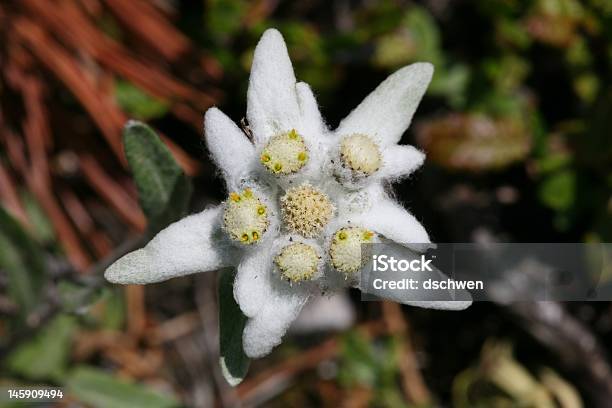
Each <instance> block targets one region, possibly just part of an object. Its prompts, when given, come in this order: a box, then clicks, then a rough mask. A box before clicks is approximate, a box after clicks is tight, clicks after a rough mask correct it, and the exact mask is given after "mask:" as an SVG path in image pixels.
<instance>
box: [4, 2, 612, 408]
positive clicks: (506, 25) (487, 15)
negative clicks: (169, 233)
mask: <svg viewBox="0 0 612 408" xmlns="http://www.w3.org/2000/svg"><path fill="white" fill-rule="evenodd" d="M268 27H276V28H278V29H279V30H280V31H281V32H282V33H283V35H284V36H285V39H286V41H287V44H288V48H289V51H290V54H291V57H292V60H293V62H294V65H295V70H296V75H297V77H298V78H299V79H300V80H303V81H306V82H308V83H310V84H311V86H312V87H313V89H314V90H315V91H316V93H317V97H318V100H319V103H320V106H321V110H322V112H323V115H324V116H325V117H326V118H327V120H328V124H329V125H330V126H331V127H332V128H333V127H335V126H336V125H337V124H338V122H339V121H340V120H341V119H342V118H343V117H344V116H345V115H346V114H348V112H350V110H351V109H352V108H353V107H355V106H356V105H357V104H358V103H359V102H360V101H361V100H362V99H363V97H365V96H366V95H367V94H368V93H369V92H370V91H371V90H373V89H374V88H375V87H376V85H377V84H378V83H379V82H380V81H381V80H383V79H384V78H385V77H386V76H387V75H388V74H390V73H391V72H393V71H394V70H396V69H398V68H400V67H402V66H404V65H406V64H409V63H411V62H415V61H429V62H431V63H433V64H434V65H435V68H436V71H435V75H434V79H433V82H432V84H431V86H430V88H429V90H428V92H427V94H426V95H425V98H424V99H423V102H422V103H421V106H420V108H419V109H418V111H417V113H416V115H415V120H414V123H413V125H412V126H411V129H410V130H409V131H408V132H407V134H406V135H405V136H404V138H403V143H411V144H414V145H417V146H419V148H421V149H423V150H424V151H425V152H426V153H427V158H428V159H427V161H426V164H425V166H424V167H423V168H422V169H421V170H420V171H418V172H417V173H416V175H415V176H414V177H411V178H410V179H409V180H407V181H404V182H402V183H401V184H399V185H397V186H395V190H396V191H397V195H398V197H399V198H400V200H401V201H402V202H403V203H404V204H405V205H406V206H407V207H408V208H409V209H410V210H411V211H412V212H413V213H414V214H415V216H416V217H417V218H418V219H419V220H421V222H422V223H423V225H425V226H426V228H427V229H428V231H429V233H430V235H431V237H432V240H433V241H434V242H435V241H437V242H472V241H474V242H610V240H611V239H612V134H611V130H610V129H611V128H612V81H611V77H612V2H610V1H609V0H584V1H578V0H531V1H520V0H474V1H467V0H455V1H450V0H424V1H401V0H396V1H391V0H388V1H373V0H362V1H357V0H331V1H323V0H305V1H299V2H289V1H279V0H253V1H247V0H224V1H222V0H200V1H179V0H130V1H122V0H48V1H40V0H19V1H17V0H15V1H10V0H2V1H0V198H1V203H2V209H1V210H0V359H1V360H0V388H2V389H3V390H4V389H6V388H7V387H16V386H18V385H21V386H27V385H36V384H48V385H53V386H56V387H62V388H63V389H64V390H65V393H66V397H65V398H64V400H63V402H61V403H58V405H59V406H83V405H84V406H92V407H123V406H126V407H140V406H147V407H157V406H160V407H162V406H163V407H171V406H198V407H209V406H211V407H212V406H218V407H229V406H239V405H240V404H242V405H244V406H271V407H287V406H295V407H298V406H299V407H309V406H325V407H338V406H342V407H366V406H375V407H410V406H457V407H472V406H482V407H487V406H499V407H511V406H523V407H526V406H534V407H580V406H601V407H605V406H610V405H609V404H610V401H612V373H611V370H610V359H609V355H610V353H612V306H611V305H610V304H609V303H607V302H598V303H579V302H572V303H566V304H560V303H554V302H546V303H537V304H526V303H518V304H514V305H506V306H501V305H497V304H495V303H477V304H474V305H473V306H472V307H471V308H469V309H468V310H467V311H464V312H441V311H432V310H422V309H417V308H409V307H400V306H399V305H396V304H393V303H379V302H369V303H362V302H360V301H359V294H358V293H350V294H349V295H348V296H345V295H341V296H339V297H336V298H332V299H330V300H326V301H320V302H319V303H315V305H313V307H312V308H310V309H308V310H307V312H305V313H303V315H302V317H301V318H300V319H299V320H298V322H297V323H296V325H295V327H294V328H293V329H292V331H291V333H290V334H289V335H287V337H286V340H285V342H284V343H283V345H282V346H280V347H278V348H277V349H275V351H274V352H273V353H272V354H271V355H270V356H268V357H266V358H264V359H262V360H257V361H254V362H253V363H252V364H251V368H250V372H249V374H248V376H247V378H246V379H245V380H244V382H243V383H242V384H240V385H239V386H238V387H236V388H231V387H229V386H228V385H227V384H226V383H225V381H224V380H223V378H222V376H221V374H220V371H219V368H218V352H219V351H218V326H217V295H216V278H215V276H214V275H215V274H202V275H197V276H190V277H185V278H180V279H174V280H172V281H170V282H166V283H162V284H156V285H149V286H146V287H142V286H130V287H112V286H110V285H106V284H105V283H104V282H103V280H102V279H101V276H102V273H103V271H104V269H105V267H106V266H107V265H108V263H109V262H111V261H112V260H113V259H116V258H117V257H118V256H120V255H121V254H123V253H125V252H127V251H129V250H131V249H134V248H136V247H138V246H140V245H142V244H143V242H145V241H146V239H147V237H148V236H150V233H151V229H150V228H149V229H147V218H146V217H145V213H144V212H143V210H142V209H141V207H140V205H139V201H138V193H137V188H136V185H135V183H134V181H133V178H132V176H131V172H130V170H129V167H128V165H127V162H126V160H125V157H124V152H123V146H122V136H121V131H122V127H123V125H124V123H125V122H126V120H127V119H129V118H135V119H139V120H142V121H145V122H147V123H148V124H150V125H151V126H152V127H154V128H155V129H156V130H157V131H158V132H159V133H160V135H161V136H162V140H163V141H164V142H165V144H166V146H168V147H169V149H170V151H171V152H172V155H173V157H174V159H175V160H176V162H177V163H178V164H179V165H180V167H181V168H182V169H183V170H184V172H185V173H186V174H187V175H189V176H190V177H191V178H192V180H193V194H192V196H191V198H190V200H189V206H188V207H189V209H188V211H190V212H193V211H197V210H199V209H201V208H203V207H204V206H205V205H207V204H210V203H218V202H220V201H221V200H223V199H224V198H225V191H224V189H223V185H222V182H221V179H220V178H219V177H218V175H217V169H215V167H214V166H213V165H212V163H211V161H210V160H209V159H208V153H207V152H206V151H205V148H204V145H203V143H202V133H203V129H202V122H203V121H202V118H203V113H204V112H205V111H206V109H207V108H208V107H210V106H212V105H217V106H219V107H220V108H221V109H222V110H223V111H224V112H226V113H227V114H228V115H230V116H231V117H232V118H233V119H234V120H236V121H237V122H239V121H240V120H241V119H242V118H243V117H244V114H245V109H246V97H245V96H246V88H247V84H248V73H249V68H250V62H251V59H252V53H253V49H254V47H255V45H256V43H257V41H258V39H259V37H260V35H261V34H262V33H263V31H264V30H265V29H266V28H268ZM607 273H612V271H610V270H609V271H607ZM326 302H327V303H326ZM6 406H12V405H10V403H8V402H7V403H6Z"/></svg>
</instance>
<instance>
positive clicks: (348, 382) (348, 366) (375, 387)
mask: <svg viewBox="0 0 612 408" xmlns="http://www.w3.org/2000/svg"><path fill="white" fill-rule="evenodd" d="M397 341H398V339H397V338H395V337H387V338H383V339H380V340H378V341H375V342H373V341H372V340H371V339H369V338H368V337H366V336H364V335H363V334H362V333H360V332H358V331H351V332H348V333H347V334H346V335H344V336H343V339H342V343H341V352H340V355H341V359H340V371H339V373H338V381H339V383H340V384H341V385H342V386H344V387H346V388H349V389H354V388H357V387H365V388H366V389H368V390H371V391H372V393H373V395H372V398H371V401H375V402H376V403H375V404H376V406H378V407H394V408H395V407H404V406H407V405H406V403H405V402H403V396H402V393H401V389H400V388H399V387H398V381H399V366H398V364H399V361H398V360H399V359H398V347H397Z"/></svg>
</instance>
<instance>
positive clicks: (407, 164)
mask: <svg viewBox="0 0 612 408" xmlns="http://www.w3.org/2000/svg"><path fill="white" fill-rule="evenodd" d="M383 157H384V166H383V167H382V168H381V169H380V177H382V178H385V179H391V180H398V179H400V178H402V177H405V176H408V175H410V174H411V173H412V172H414V171H415V170H416V169H418V168H419V167H421V165H422V164H423V162H424V161H425V154H424V153H423V152H421V151H420V150H418V149H416V148H415V147H413V146H403V145H402V146H400V145H392V146H389V147H387V148H386V149H385V150H384V152H383Z"/></svg>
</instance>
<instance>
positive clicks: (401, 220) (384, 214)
mask: <svg viewBox="0 0 612 408" xmlns="http://www.w3.org/2000/svg"><path fill="white" fill-rule="evenodd" d="M370 194H371V195H372V191H371V192H370ZM372 196H373V197H375V201H373V203H372V206H371V207H370V209H369V210H368V211H366V212H364V213H362V214H359V215H357V216H355V217H353V219H352V221H353V223H354V225H362V226H364V227H366V228H368V229H371V230H373V231H375V232H376V233H378V234H381V235H383V236H384V237H386V238H388V239H390V240H392V241H395V242H397V243H399V244H403V245H405V246H407V247H409V248H410V247H413V248H415V249H416V248H422V245H417V244H429V243H430V242H431V241H430V240H429V235H428V234H427V231H425V228H423V226H422V225H421V223H420V222H418V221H417V219H416V218H414V216H413V215H412V214H410V213H409V212H408V211H407V210H406V209H405V208H404V207H402V206H401V205H399V204H398V203H396V202H395V201H393V200H391V199H390V198H389V197H388V196H386V194H385V193H384V192H380V193H379V194H376V195H372ZM410 244H415V245H410Z"/></svg>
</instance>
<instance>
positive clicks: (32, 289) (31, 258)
mask: <svg viewBox="0 0 612 408" xmlns="http://www.w3.org/2000/svg"><path fill="white" fill-rule="evenodd" d="M0 269H2V270H3V271H6V273H7V276H8V293H9V295H10V297H11V299H12V300H14V301H15V302H16V303H17V304H18V305H19V306H20V311H21V313H22V315H24V316H25V315H27V314H28V313H29V312H31V311H32V310H33V309H34V307H35V306H36V305H37V303H38V301H39V299H40V293H41V291H42V288H43V287H44V282H45V278H46V275H45V266H44V253H43V250H42V248H40V246H39V245H38V244H37V243H36V241H34V240H33V239H32V238H31V237H30V236H29V235H28V234H27V233H26V232H25V230H24V229H23V228H22V227H21V225H20V224H19V222H17V220H15V219H14V218H13V217H12V216H11V215H10V214H9V213H8V212H7V211H6V210H5V209H4V208H2V207H0Z"/></svg>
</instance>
